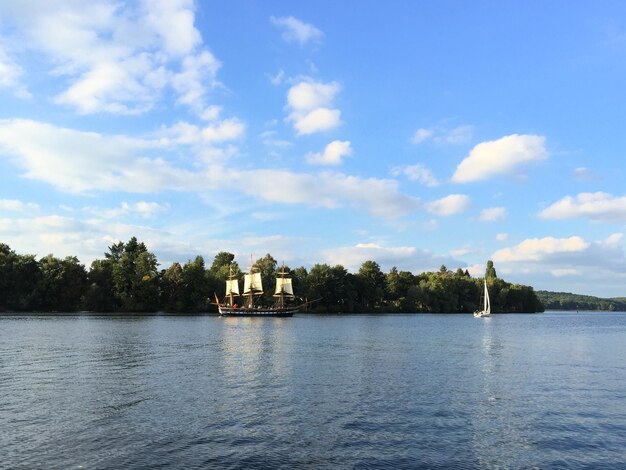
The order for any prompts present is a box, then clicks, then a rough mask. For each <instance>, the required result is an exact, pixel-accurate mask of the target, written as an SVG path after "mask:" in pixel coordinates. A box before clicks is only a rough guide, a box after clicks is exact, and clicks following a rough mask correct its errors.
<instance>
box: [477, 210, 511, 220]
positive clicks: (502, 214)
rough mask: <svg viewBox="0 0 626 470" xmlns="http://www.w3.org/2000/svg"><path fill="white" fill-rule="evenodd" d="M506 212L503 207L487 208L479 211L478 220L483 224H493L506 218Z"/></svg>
mask: <svg viewBox="0 0 626 470" xmlns="http://www.w3.org/2000/svg"><path fill="white" fill-rule="evenodd" d="M506 215H507V211H506V209H505V208H504V207H488V208H487V209H483V210H482V211H480V215H479V216H478V220H481V221H483V222H495V221H497V220H503V219H504V218H506Z"/></svg>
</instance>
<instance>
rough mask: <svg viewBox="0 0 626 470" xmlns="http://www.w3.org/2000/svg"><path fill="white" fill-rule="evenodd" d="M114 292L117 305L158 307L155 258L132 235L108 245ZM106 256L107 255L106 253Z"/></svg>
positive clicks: (127, 308) (144, 308) (141, 308)
mask: <svg viewBox="0 0 626 470" xmlns="http://www.w3.org/2000/svg"><path fill="white" fill-rule="evenodd" d="M110 250H111V252H110V254H109V256H108V257H107V258H109V259H111V261H112V275H113V292H114V295H115V297H116V298H117V300H118V301H119V303H120V308H121V309H122V310H124V311H128V312H146V311H154V310H156V309H157V308H158V299H159V285H158V272H157V266H158V262H157V259H156V257H155V256H154V254H152V253H150V252H149V251H148V249H147V248H146V245H144V244H143V243H139V242H138V241H137V238H136V237H132V238H131V239H130V240H129V241H128V243H126V244H125V245H124V244H123V243H121V242H120V243H118V244H116V245H113V246H112V247H111V249H110ZM105 256H106V255H105Z"/></svg>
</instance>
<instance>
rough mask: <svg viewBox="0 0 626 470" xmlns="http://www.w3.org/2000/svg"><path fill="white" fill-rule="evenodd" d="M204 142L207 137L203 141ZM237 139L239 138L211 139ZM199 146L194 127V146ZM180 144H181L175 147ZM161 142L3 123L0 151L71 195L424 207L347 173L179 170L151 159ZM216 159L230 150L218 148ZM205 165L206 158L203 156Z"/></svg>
mask: <svg viewBox="0 0 626 470" xmlns="http://www.w3.org/2000/svg"><path fill="white" fill-rule="evenodd" d="M202 135H203V137H205V136H204V134H202ZM225 135H226V136H229V137H233V136H234V135H236V133H230V132H224V133H223V134H222V133H217V134H216V135H210V136H209V139H215V138H216V136H225ZM195 139H197V129H196V128H195V127H193V126H192V129H191V131H190V137H189V138H188V141H185V142H181V143H185V144H187V143H190V142H191V143H193V142H195ZM174 143H178V142H174ZM167 145H172V141H167V139H166V142H165V143H164V142H163V141H162V140H155V141H149V140H141V139H131V138H128V137H124V136H106V135H102V134H97V133H90V132H79V131H75V130H71V129H64V128H58V127H54V126H52V125H49V124H44V123H39V122H35V121H28V120H18V119H16V120H8V121H0V150H4V152H1V153H0V155H2V153H4V154H6V155H7V156H10V157H11V158H12V159H13V160H14V161H15V163H16V164H17V165H18V166H19V167H21V168H23V169H24V176H25V177H27V178H32V179H36V180H38V181H44V182H47V183H49V184H52V185H54V186H55V187H57V188H59V189H61V190H63V191H68V192H85V191H92V190H100V191H118V190H119V191H126V192H133V193H151V192H156V191H162V190H168V189H169V190H177V191H223V190H225V189H229V190H232V188H233V187H237V188H238V190H239V191H240V193H245V194H247V195H248V196H249V197H251V198H255V199H261V200H263V201H268V202H275V203H280V204H305V205H308V206H313V207H326V208H335V207H342V206H354V207H357V208H361V209H364V210H367V211H368V212H369V213H371V214H372V215H374V216H377V217H383V218H387V219H393V218H395V217H399V216H402V215H406V214H407V213H409V212H411V211H414V210H416V209H417V208H418V206H419V201H418V200H417V199H415V198H413V197H410V196H407V195H405V194H403V193H401V192H400V191H399V190H398V183H397V182H396V181H394V180H389V179H379V178H360V177H356V176H351V175H345V174H341V173H329V172H324V173H316V174H308V173H296V172H292V171H287V170H269V169H250V170H243V169H236V170H235V169H230V168H225V167H222V166H220V165H219V164H218V162H216V161H214V160H215V158H214V157H215V155H214V153H215V152H213V153H211V154H210V155H208V156H207V157H206V160H207V161H206V162H204V163H205V166H202V165H201V164H202V160H199V161H198V162H196V163H197V164H198V167H197V168H196V169H195V170H193V171H192V170H187V169H183V168H180V167H178V166H176V165H175V164H173V163H171V162H169V161H167V160H165V159H164V158H163V157H153V158H150V157H148V156H146V155H147V154H150V153H152V152H154V151H155V150H156V151H159V152H166V150H167V148H166V146H167ZM217 150H219V151H220V152H218V156H223V155H224V153H228V149H227V150H224V151H222V150H221V149H217ZM203 158H204V157H203Z"/></svg>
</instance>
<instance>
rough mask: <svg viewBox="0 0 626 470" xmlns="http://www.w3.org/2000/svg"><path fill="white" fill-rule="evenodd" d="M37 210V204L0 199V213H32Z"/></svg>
mask: <svg viewBox="0 0 626 470" xmlns="http://www.w3.org/2000/svg"><path fill="white" fill-rule="evenodd" d="M38 209H39V204H35V203H34V202H23V201H20V200H17V199H0V211H14V212H32V211H36V210H38Z"/></svg>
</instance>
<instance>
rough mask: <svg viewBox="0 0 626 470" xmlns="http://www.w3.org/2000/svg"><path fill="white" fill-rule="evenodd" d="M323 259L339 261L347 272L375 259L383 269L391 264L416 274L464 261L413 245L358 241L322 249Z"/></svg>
mask: <svg viewBox="0 0 626 470" xmlns="http://www.w3.org/2000/svg"><path fill="white" fill-rule="evenodd" d="M322 257H323V259H324V261H325V262H326V263H328V264H330V265H336V264H340V265H342V266H343V267H344V268H346V269H347V270H349V271H351V272H356V271H358V270H359V268H360V267H361V265H362V264H363V262H365V261H368V260H374V261H376V262H377V263H378V264H379V265H380V267H381V269H382V270H383V271H384V272H387V271H389V270H390V269H391V268H392V267H393V266H396V267H397V268H398V269H399V270H404V271H410V272H413V273H419V272H424V271H434V270H438V269H439V267H440V266H441V265H442V264H445V265H447V266H457V265H458V266H460V265H462V264H464V263H462V262H459V261H457V260H455V259H453V258H450V257H444V256H437V255H434V254H433V253H431V252H429V251H425V250H420V249H418V248H415V247H413V246H397V247H385V246H382V245H379V244H376V243H358V244H357V245H355V246H345V247H337V248H331V249H327V250H323V251H322Z"/></svg>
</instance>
